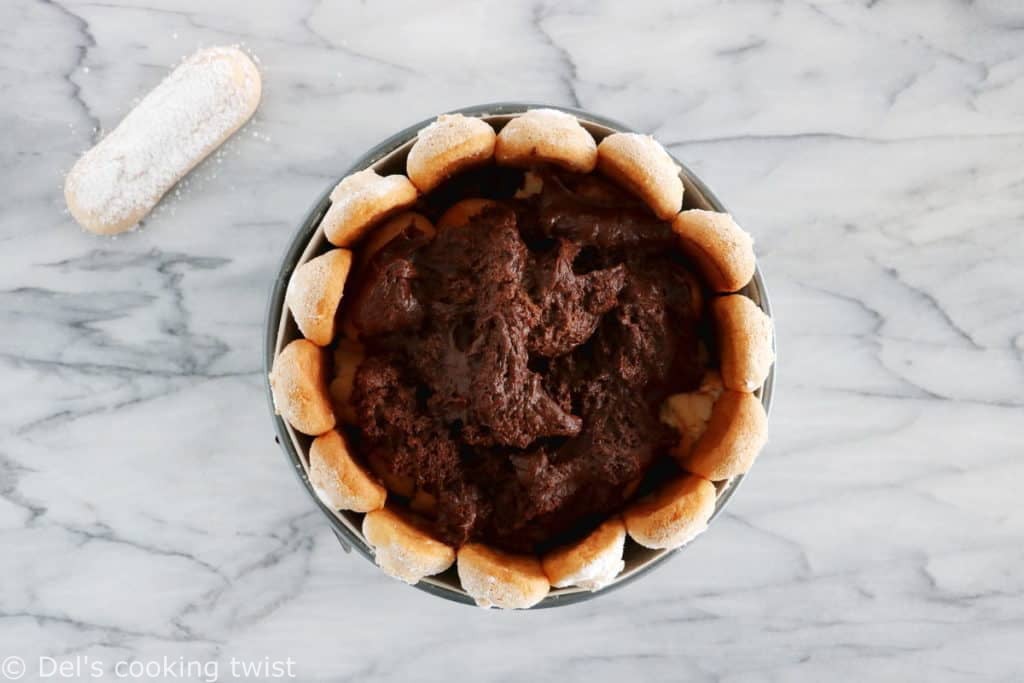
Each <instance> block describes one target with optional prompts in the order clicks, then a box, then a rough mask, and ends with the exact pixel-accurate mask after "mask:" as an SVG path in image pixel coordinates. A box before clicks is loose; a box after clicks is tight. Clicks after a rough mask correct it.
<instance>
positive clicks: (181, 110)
mask: <svg viewBox="0 0 1024 683" xmlns="http://www.w3.org/2000/svg"><path fill="white" fill-rule="evenodd" d="M260 91H261V84H260V74H259V71H257V69H256V65H255V64H253V62H252V60H251V59H249V57H248V56H247V55H246V54H245V53H244V52H242V51H241V50H239V49H238V48H235V47H211V48H206V49H203V50H199V51H198V52H196V53H195V54H193V55H192V56H191V57H189V58H187V59H186V60H185V61H184V62H182V63H181V64H180V65H179V66H178V67H177V68H176V69H174V71H172V72H171V73H170V75H168V76H167V78H165V79H164V80H163V81H162V82H161V83H160V84H159V85H158V86H157V87H156V88H154V89H153V90H152V91H151V92H150V93H149V94H148V95H146V96H145V97H144V98H142V101H140V102H139V104H138V105H136V107H135V108H134V109H132V110H131V111H130V112H128V115H127V116H125V117H124V119H123V120H122V121H121V123H120V124H119V125H118V126H117V128H115V129H114V130H113V131H111V132H110V134H109V135H107V136H106V137H105V138H103V139H102V140H101V141H100V142H99V143H97V144H96V146H95V147H93V148H92V149H90V150H89V151H88V152H86V153H85V154H83V155H82V157H81V158H80V159H79V160H78V162H77V163H76V164H75V165H74V167H72V169H71V171H70V172H69V173H68V175H67V178H66V180H65V182H64V198H65V200H66V201H67V205H68V210H69V211H70V212H71V215H72V216H74V218H75V220H76V221H78V222H79V223H80V224H81V225H82V227H84V228H85V229H86V230H89V231H91V232H94V233H97V234H100V235H113V234H116V233H119V232H123V231H125V230H127V229H129V228H131V227H132V226H134V225H135V224H136V223H138V222H139V221H140V220H142V218H144V217H145V216H146V214H148V213H149V212H150V210H152V208H153V207H154V206H156V204H157V202H159V201H160V198H161V197H163V196H164V194H166V193H167V191H168V190H170V189H171V188H172V187H174V185H175V183H177V182H178V181H179V180H181V178H182V177H184V176H185V174H186V173H188V172H189V171H191V170H192V169H193V168H194V167H195V166H196V164H198V163H199V162H200V161H202V160H203V159H205V158H206V156H207V155H208V154H210V152H212V151H213V150H215V149H216V148H217V147H219V146H220V145H221V144H222V143H223V142H224V141H225V140H227V139H228V138H229V137H230V136H231V134H232V133H234V132H235V131H236V130H238V129H239V128H240V127H241V126H242V124H244V123H245V122H246V121H248V120H249V117H250V116H252V114H253V112H255V111H256V106H257V105H258V104H259V101H260Z"/></svg>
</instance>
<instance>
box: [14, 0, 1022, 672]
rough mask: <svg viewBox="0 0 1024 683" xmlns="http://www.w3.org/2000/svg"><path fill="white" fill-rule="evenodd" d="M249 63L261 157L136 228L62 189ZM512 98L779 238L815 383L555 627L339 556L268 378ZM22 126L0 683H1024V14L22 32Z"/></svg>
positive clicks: (781, 330) (306, 19)
mask: <svg viewBox="0 0 1024 683" xmlns="http://www.w3.org/2000/svg"><path fill="white" fill-rule="evenodd" d="M428 5H436V7H434V8H432V9H427V6H428ZM677 5H678V6H677ZM235 42H241V43H244V44H245V46H247V47H248V48H249V49H250V50H251V51H252V52H253V53H254V54H256V55H257V56H258V57H259V59H260V61H261V66H262V69H263V73H264V77H265V82H264V93H265V99H264V102H263V104H262V107H261V108H260V111H259V112H258V114H257V116H256V119H255V121H254V123H252V124H251V125H250V126H249V127H248V128H246V129H245V131H244V132H243V133H242V134H241V135H239V136H238V137H237V138H236V139H235V140H233V141H232V142H231V143H230V145H229V146H228V148H227V150H226V151H225V152H224V154H223V155H222V156H221V158H220V160H219V161H212V162H210V163H207V164H206V165H204V166H202V167H201V168H200V169H199V170H198V172H197V173H195V174H194V175H193V177H192V178H191V180H190V181H189V182H188V183H187V185H186V186H185V187H183V188H182V189H181V190H180V192H175V193H174V195H175V196H173V197H170V198H169V199H168V201H165V202H164V203H163V204H162V205H161V207H160V208H159V210H158V211H157V213H156V214H155V215H154V216H153V217H152V218H151V219H149V220H148V221H147V222H146V225H145V226H144V228H143V229H142V230H141V231H137V232H133V233H130V234H126V235H122V236H120V237H118V238H117V239H99V238H97V237H95V236H92V235H88V234H85V233H83V232H81V231H80V230H79V229H78V228H77V227H76V226H75V225H74V223H73V221H72V220H71V219H70V218H69V217H68V215H67V214H66V212H65V211H64V207H63V200H62V195H61V185H62V174H63V173H64V172H65V171H66V170H67V169H68V168H69V167H70V165H71V164H72V162H73V160H74V159H75V157H76V155H77V154H79V153H80V152H81V151H82V150H83V149H85V148H86V147H88V146H89V145H90V144H91V142H92V141H94V140H95V139H96V138H97V129H106V128H110V127H112V126H113V125H115V124H116V123H117V121H118V120H119V118H120V117H121V116H122V115H123V114H124V113H125V112H126V111H127V110H128V108H129V107H130V106H131V103H132V101H133V100H134V99H135V98H138V97H139V96H140V95H142V94H143V93H144V92H145V91H146V90H148V89H149V88H150V87H152V86H153V85H154V84H155V83H157V82H158V81H159V80H160V78H161V77H162V76H163V75H164V74H165V73H166V71H167V68H168V66H169V65H170V64H172V63H174V62H176V61H177V60H178V59H179V58H180V57H182V56H183V55H185V54H186V53H188V52H190V51H192V50H193V49H194V48H195V47H197V46H199V45H210V44H217V43H235ZM502 99H527V100H534V101H541V102H551V103H556V104H576V105H579V106H582V107H585V108H588V109H591V110H592V111H594V112H598V113H602V114H605V115H608V116H611V117H614V118H618V119H621V120H623V121H626V122H629V123H631V124H632V125H634V126H636V127H637V128H639V129H642V130H646V131H650V132H652V133H654V134H655V135H657V136H659V137H660V139H662V140H663V141H666V142H668V143H671V147H672V150H673V151H674V152H675V153H676V154H677V155H679V156H680V157H681V158H682V159H684V160H685V161H686V162H687V163H688V164H689V165H691V167H692V168H693V169H694V170H696V172H697V173H698V174H700V175H701V176H702V177H703V178H704V179H705V180H706V181H707V182H708V183H709V184H710V185H711V187H712V188H713V189H714V190H715V191H716V192H717V193H718V194H719V196H720V197H721V198H722V199H723V200H724V201H725V202H726V204H727V205H728V206H730V208H732V210H733V211H734V213H735V214H736V215H737V216H738V217H739V219H740V220H741V222H742V223H743V224H744V225H745V226H746V227H747V228H748V229H749V230H750V231H751V232H753V233H754V234H755V236H756V238H757V250H758V253H759V257H760V261H761V264H762V267H763V269H764V271H765V274H766V277H767V279H768V284H769V287H770V290H771V293H772V296H773V302H774V305H775V308H776V311H777V321H778V338H779V347H780V351H781V365H780V370H779V383H778V392H777V404H776V409H775V411H774V414H773V438H772V441H771V444H770V446H769V447H768V449H767V450H766V452H765V453H764V454H763V457H762V459H761V460H760V461H759V463H758V464H757V466H756V468H755V470H754V472H753V474H752V476H751V477H750V478H749V480H748V481H747V482H746V484H745V485H744V487H743V488H742V489H741V491H740V492H739V494H738V495H737V496H736V498H735V499H734V502H733V503H732V505H731V507H730V508H729V510H728V513H727V514H726V515H725V516H724V517H722V518H720V520H719V521H717V522H716V524H715V525H714V526H713V527H712V530H711V531H710V532H709V533H708V534H707V535H706V536H704V537H702V538H701V539H700V540H699V541H698V542H697V543H696V544H694V545H693V546H692V547H690V548H689V549H687V550H686V552H685V553H684V555H683V556H682V557H680V558H677V559H676V560H674V561H673V562H671V563H670V564H669V565H667V566H666V567H664V568H663V569H661V570H659V571H658V572H656V573H655V574H654V575H652V576H650V577H649V578H647V579H645V580H643V581H641V582H639V583H637V584H634V585H632V586H630V587H627V588H625V589H623V590H621V591H619V592H616V593H613V594H610V595H608V596H606V597H604V598H602V599H600V600H597V601H594V602H591V603H588V604H584V605H580V606H577V607H570V608H565V609H557V610H547V611H543V612H534V613H496V612H483V611H477V610H473V609H470V608H465V607H461V606H457V605H454V604H448V603H446V602H443V601H441V600H438V599H436V598H432V597H430V596H428V595H425V594H422V593H419V592H418V591H414V590H412V589H409V588H405V587H403V586H401V585H399V584H397V583H395V582H392V581H391V580H389V579H387V578H385V577H384V576H383V575H381V574H380V573H379V572H377V571H376V570H375V568H374V567H372V566H371V565H369V564H368V563H366V562H364V561H363V560H361V559H360V558H358V557H354V556H346V555H345V554H344V553H342V552H341V550H340V549H339V547H338V544H337V543H336V542H335V541H334V539H333V537H332V536H331V533H330V532H329V531H328V527H327V524H326V523H325V521H324V520H323V518H322V517H321V516H320V514H319V513H318V512H317V511H316V510H315V509H314V508H313V506H312V504H311V502H310V501H309V499H308V498H307V497H306V495H305V494H304V492H303V491H302V490H301V489H300V487H299V486H298V484H297V483H296V481H295V480H294V478H293V476H292V474H291V472H289V468H288V465H287V464H286V462H285V460H284V458H283V457H282V455H281V453H280V452H279V451H278V449H277V447H276V446H275V445H274V443H273V438H272V430H271V425H270V421H269V419H268V411H267V406H266V400H265V398H264V394H263V384H262V380H261V377H260V346H261V339H262V332H261V321H262V317H263V313H264V305H265V301H266V296H267V293H268V287H269V282H270V278H271V277H272V275H273V273H274V272H275V269H276V267H277V263H278V259H279V256H280V254H281V251H282V249H283V248H284V246H285V244H286V243H287V242H288V241H289V239H290V238H291V235H292V232H293V230H294V228H295V225H296V221H297V219H298V218H299V217H300V216H301V215H302V213H303V212H304V211H305V210H306V208H307V206H308V205H309V204H310V202H311V201H312V200H313V199H314V198H315V197H316V196H318V194H319V193H320V192H321V191H322V189H323V188H324V186H325V185H326V184H327V183H328V181H329V180H330V179H331V178H333V177H335V176H336V175H337V174H338V173H339V172H340V171H341V170H342V169H343V168H344V167H345V166H346V164H347V163H348V162H349V161H350V160H351V159H353V158H354V156H356V155H357V154H358V153H360V152H361V151H362V150H364V149H365V148H367V147H368V146H370V145H371V144H372V143H374V142H376V141H377V140H379V139H381V138H383V137H385V136H387V135H389V134H390V133H392V132H393V131H395V130H397V129H398V128H400V127H403V126H405V125H408V124H409V123H412V122H414V121H416V120H418V119H420V118H423V117H426V116H428V115H431V114H434V113H436V112H438V111H441V110H445V109H449V108H453V107H457V106H462V105H467V104H473V103H479V102H486V101H493V100H502ZM0 101H2V105H0V131H2V132H0V139H2V143H0V205H2V206H3V209H2V211H0V325H2V327H3V330H4V333H3V334H2V335H0V372H2V377H3V382H2V383H0V405H3V408H4V409H3V414H2V416H0V548H2V550H0V659H2V658H3V657H6V656H8V655H12V654H13V655H18V656H21V657H23V658H25V659H26V661H27V663H28V668H29V672H28V674H29V675H28V677H27V679H26V680H33V678H34V677H35V676H39V675H40V672H39V671H35V666H36V661H37V660H38V657H39V656H41V655H42V656H52V657H55V658H63V659H68V658H74V657H75V656H89V657H92V658H93V660H99V661H102V662H106V663H109V662H115V661H117V660H121V659H125V658H136V659H138V660H140V661H148V660H153V659H158V658H160V657H163V656H167V657H170V658H172V659H175V658H179V657H184V658H189V659H195V660H214V661H219V662H227V661H228V660H229V659H230V657H238V658H243V659H244V658H248V659H253V658H263V657H269V658H271V659H284V658H286V657H291V658H293V659H294V660H295V663H296V664H295V670H294V671H295V673H296V675H297V677H298V678H299V679H301V680H371V679H372V680H382V681H406V680H414V679H424V680H449V679H451V678H452V677H458V678H465V679H466V680H490V679H494V680H523V679H524V678H526V677H530V678H531V679H535V680H558V681H562V680H567V679H585V680H594V681H605V680H609V681H615V680H633V679H637V680H681V679H687V680H725V681H775V680H780V681H781V680H785V681H790V680H808V681H821V680H953V681H955V680H977V679H992V680H996V679H1002V680H1020V679H1021V678H1022V677H1024V653H1022V647H1021V646H1022V644H1024V571H1022V570H1024V513H1022V512H1021V510H1022V507H1021V502H1020V501H1021V498H1022V493H1021V491H1022V488H1021V486H1022V482H1024V457H1022V456H1024V428H1022V425H1024V410H1022V405H1024V303H1022V300H1024V299H1022V296H1021V293H1020V292H1021V286H1022V285H1024V265H1022V263H1024V229H1022V227H1024V226H1022V221H1024V163H1022V160H1024V6H1022V5H1021V4H1020V3H1017V2H1012V1H1010V0H1006V1H1003V2H1000V1H998V0H987V1H985V0H978V1H976V2H959V1H956V0H948V1H944V2H940V1H938V0H936V1H935V2H921V3H910V2H896V1H895V0H878V1H876V0H871V1H870V2H866V3H865V2H815V1H802V0H782V1H780V2H763V3H762V2H749V3H745V4H737V5H732V4H729V5H721V4H719V3H717V2H700V3H672V2H652V3H640V2H629V3H611V2H575V3H547V4H532V5H528V4H525V3H517V2H477V1H475V0H473V1H470V0H464V1H461V2H455V1H452V2H444V3H424V2H410V3H407V4H402V5H399V4H393V3H389V2H384V3H378V2H374V3H349V2H346V3H340V2H339V3H335V2H309V1H306V0H301V1H300V0H278V1H276V2H259V3H256V2H241V1H240V0H233V1H231V2H217V1H215V0H187V1H182V2H171V1H170V0H148V1H147V2H144V3H141V4H138V5H136V4H134V3H124V2H122V0H104V1H103V2H78V1H74V2H72V1H70V0H41V1H40V0H36V1H33V0H12V1H5V2H4V3H2V4H0ZM227 674H228V672H227V671H225V670H224V669H221V670H220V676H221V680H229V677H228V675H227ZM165 679H167V680H171V678H169V677H165ZM0 680H2V679H0Z"/></svg>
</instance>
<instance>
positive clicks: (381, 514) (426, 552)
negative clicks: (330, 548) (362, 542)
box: [363, 508, 455, 584]
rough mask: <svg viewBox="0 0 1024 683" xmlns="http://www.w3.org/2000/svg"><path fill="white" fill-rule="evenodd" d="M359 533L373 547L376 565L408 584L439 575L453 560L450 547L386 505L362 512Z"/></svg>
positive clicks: (452, 551) (453, 553)
mask: <svg viewBox="0 0 1024 683" xmlns="http://www.w3.org/2000/svg"><path fill="white" fill-rule="evenodd" d="M363 536H365V537H366V540H367V541H368V542H369V543H370V545H372V546H373V548H374V559H375V561H376V562H377V566H379V567H380V568H381V569H383V570H384V573H386V574H388V575H389V576H393V577H394V578H396V579H398V580H400V581H405V582H406V583H409V584H413V583H416V582H418V581H419V580H420V579H422V578H423V577H424V576H433V575H434V574H440V573H441V572H443V571H444V570H445V569H448V567H450V566H452V562H454V561H455V551H454V550H453V549H452V548H450V547H448V546H446V545H445V544H444V543H441V542H440V541H437V540H435V539H433V538H431V537H430V536H429V535H428V534H427V533H426V532H424V531H422V530H421V529H420V528H419V527H417V526H416V525H414V524H413V523H411V522H409V521H408V520H406V519H404V518H403V517H401V516H399V515H398V514H397V513H395V512H394V511H393V510H390V509H388V508H381V509H380V510H374V511H373V512H369V513H367V514H366V517H364V518H363Z"/></svg>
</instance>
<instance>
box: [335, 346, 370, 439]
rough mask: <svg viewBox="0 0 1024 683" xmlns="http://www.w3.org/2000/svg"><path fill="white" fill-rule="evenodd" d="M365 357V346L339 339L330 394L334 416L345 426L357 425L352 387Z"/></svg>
mask: <svg viewBox="0 0 1024 683" xmlns="http://www.w3.org/2000/svg"><path fill="white" fill-rule="evenodd" d="M363 357H364V351H363V345H362V344H360V343H359V342H357V341H353V340H351V339H348V338H347V337H344V338H342V339H339V340H338V343H337V345H335V347H334V379H332V380H331V386H330V388H329V392H330V394H331V403H332V404H333V405H334V414H335V415H337V416H338V417H339V418H340V419H341V421H342V422H344V423H345V424H355V423H356V414H355V409H354V408H353V407H352V385H353V384H354V382H355V378H356V370H357V369H358V368H359V364H360V363H362V362H363Z"/></svg>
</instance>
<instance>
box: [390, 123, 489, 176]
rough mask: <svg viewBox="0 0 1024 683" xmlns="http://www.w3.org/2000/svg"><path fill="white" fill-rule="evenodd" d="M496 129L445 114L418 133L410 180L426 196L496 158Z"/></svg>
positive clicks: (411, 152) (410, 159)
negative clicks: (443, 183)
mask: <svg viewBox="0 0 1024 683" xmlns="http://www.w3.org/2000/svg"><path fill="white" fill-rule="evenodd" d="M495 138H496V136H495V134H494V129H493V128H491V126H490V125H489V124H487V123H485V122H484V121H482V120H480V119H478V118H474V117H470V116H463V115H462V114H442V115H441V116H438V117H437V120H436V121H434V122H433V123H431V124H430V125H429V126H427V127H426V128H424V129H423V130H421V131H420V132H419V134H418V135H417V137H416V142H415V143H413V146H412V149H410V150H409V156H408V158H407V159H406V162H405V168H406V172H407V173H408V174H409V180H411V181H412V182H413V184H414V185H415V186H416V187H417V188H419V191H420V192H423V193H424V194H425V193H427V192H430V191H431V190H433V189H434V188H435V187H437V186H438V185H440V184H441V183H442V182H444V181H445V180H447V179H448V178H450V177H451V176H453V175H455V174H456V173H458V172H459V171H461V170H463V169H466V168H469V167H470V166H475V165H477V164H482V163H483V162H485V161H487V160H488V159H490V158H491V157H492V156H494V142H495Z"/></svg>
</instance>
